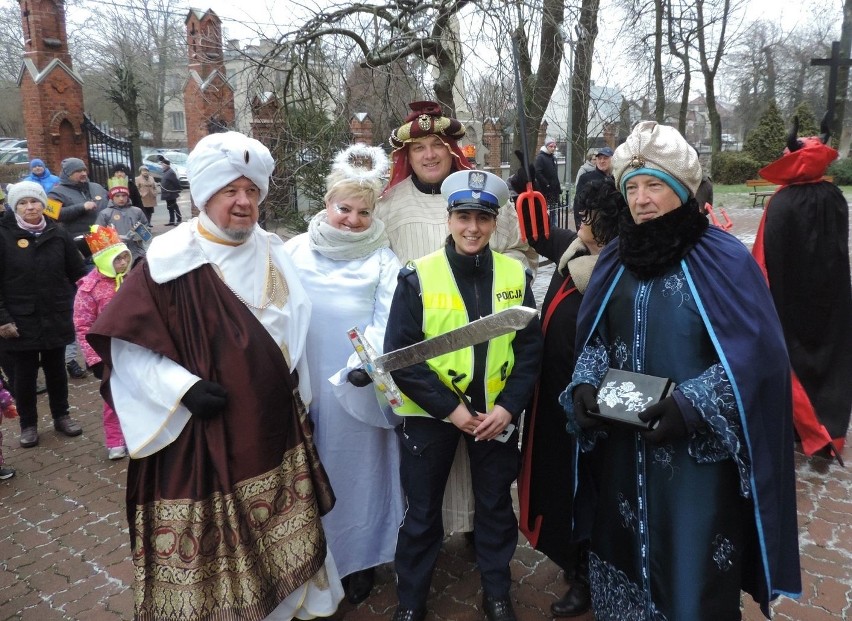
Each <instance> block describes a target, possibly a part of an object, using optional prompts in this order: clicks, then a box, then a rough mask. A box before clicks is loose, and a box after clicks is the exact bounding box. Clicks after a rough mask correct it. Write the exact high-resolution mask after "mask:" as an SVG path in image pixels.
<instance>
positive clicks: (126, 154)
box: [82, 115, 136, 187]
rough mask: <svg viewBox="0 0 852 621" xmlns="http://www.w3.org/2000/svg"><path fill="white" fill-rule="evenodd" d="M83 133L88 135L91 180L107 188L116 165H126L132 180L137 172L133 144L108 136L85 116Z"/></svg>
mask: <svg viewBox="0 0 852 621" xmlns="http://www.w3.org/2000/svg"><path fill="white" fill-rule="evenodd" d="M82 128H83V133H84V134H85V135H86V144H87V145H88V155H89V178H90V179H91V180H92V181H95V182H96V183H100V184H101V185H102V186H104V187H106V185H107V179H109V177H110V170H111V169H112V167H113V166H115V165H116V164H124V165H125V166H127V169H128V170H129V171H130V173H129V176H130V178H131V179H132V178H133V176H134V174H135V171H136V163H135V162H134V161H133V144H132V143H131V142H130V141H129V140H125V139H124V138H119V137H118V136H113V135H112V134H108V133H107V132H105V131H104V130H102V129H101V128H100V127H98V126H97V125H95V123H94V122H93V121H92V119H90V118H89V117H88V115H83V127H82Z"/></svg>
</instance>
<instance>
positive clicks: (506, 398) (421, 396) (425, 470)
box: [385, 170, 542, 621]
mask: <svg viewBox="0 0 852 621" xmlns="http://www.w3.org/2000/svg"><path fill="white" fill-rule="evenodd" d="M441 194H442V196H443V197H444V199H445V200H446V201H447V210H448V212H449V216H448V225H449V230H450V235H449V236H448V237H447V241H446V244H445V246H444V248H442V249H441V250H438V251H436V252H433V253H432V254H429V255H426V256H425V257H422V258H420V259H416V260H414V261H411V262H409V263H408V264H407V265H406V266H405V267H404V268H403V269H402V270H401V271H400V274H399V279H398V283H397V288H396V292H395V294H394V298H393V303H392V305H391V310H390V316H389V319H388V325H387V331H386V333H385V351H386V352H388V351H393V350H395V349H399V348H400V347H405V346H408V345H412V344H414V343H418V342H420V341H423V340H424V339H427V338H431V337H434V336H437V335H440V334H443V333H445V332H448V331H449V330H452V329H454V328H458V327H460V326H463V325H465V324H467V323H468V322H470V321H473V320H475V319H479V318H480V317H484V316H486V315H490V314H492V313H494V312H497V311H500V310H503V309H505V308H509V307H511V306H516V305H519V304H523V305H524V306H528V307H530V308H535V300H534V298H533V294H532V290H531V289H530V285H529V282H530V280H531V276H530V274H529V273H527V271H526V270H525V268H524V266H523V265H522V264H521V263H520V262H518V261H517V260H515V259H512V258H509V257H506V256H504V255H501V254H498V253H496V252H494V251H492V250H491V248H490V247H489V245H488V242H489V240H490V239H491V236H492V235H493V234H494V231H495V229H496V227H497V213H498V211H499V209H500V206H501V205H504V204H506V202H507V201H508V199H509V189H508V187H507V186H506V183H505V182H504V181H503V180H502V179H501V178H500V177H497V176H496V175H492V174H491V173H488V172H484V171H479V170H463V171H459V172H456V173H453V174H451V175H450V176H449V177H447V179H446V180H444V182H443V183H442V185H441ZM541 348H542V343H541V328H540V326H539V322H538V319H537V318H535V319H533V321H532V322H530V324H529V325H528V326H527V327H526V328H524V329H523V330H520V331H518V332H513V333H510V334H508V335H504V336H501V337H498V338H495V339H492V340H491V341H489V342H486V343H481V344H479V345H475V346H472V347H467V348H465V349H461V350H458V351H455V352H451V353H449V354H445V355H443V356H439V357H436V358H432V359H430V360H428V361H426V362H424V363H420V364H417V365H413V366H410V367H406V368H404V369H400V370H398V371H394V372H393V374H392V375H393V378H394V380H395V381H396V383H397V385H398V386H399V388H400V390H401V391H402V392H403V393H404V395H405V402H404V404H403V405H402V406H401V407H400V408H398V409H397V410H396V413H397V414H399V415H400V416H402V417H403V423H402V424H401V425H399V426H398V427H397V432H398V434H399V437H400V439H401V442H402V451H401V464H400V472H401V478H402V487H403V491H404V493H405V496H406V502H407V509H406V513H405V516H404V518H403V522H402V525H401V527H400V530H399V538H398V541H397V547H396V555H395V559H394V563H395V567H396V573H397V596H398V599H399V605H398V607H397V610H396V612H395V614H394V616H393V621H421V620H422V619H424V618H425V617H426V599H427V596H428V593H429V585H430V582H431V579H432V571H433V569H434V566H435V561H436V559H437V557H438V551H439V550H440V547H441V541H442V539H443V535H444V529H443V524H442V520H441V499H442V497H443V494H444V487H445V485H446V482H447V476H448V475H449V471H450V466H451V465H452V463H453V455H454V454H455V450H456V446H457V444H458V442H459V437H464V439H465V441H466V442H467V447H468V450H469V452H470V469H471V476H472V478H473V492H474V502H475V504H474V506H475V515H474V532H475V533H476V536H475V538H474V548H475V550H476V560H477V565H478V566H479V569H480V573H481V580H482V590H483V600H484V601H483V608H484V610H485V614H486V617H487V619H489V620H490V621H514V619H515V614H514V612H513V610H512V604H511V601H510V599H509V587H510V585H511V574H510V571H509V562H510V561H511V559H512V555H513V553H514V551H515V546H516V545H517V542H518V522H517V519H516V517H515V513H514V511H513V509H512V498H511V495H510V487H511V484H512V482H513V481H514V480H515V478H516V477H517V474H518V467H519V461H520V456H519V451H518V432H517V426H518V417H519V415H520V414H521V411H522V410H523V409H524V406H525V404H526V403H527V401H528V399H529V398H530V395H531V392H532V390H533V386H534V384H535V380H536V376H537V374H538V369H539V363H540V357H541Z"/></svg>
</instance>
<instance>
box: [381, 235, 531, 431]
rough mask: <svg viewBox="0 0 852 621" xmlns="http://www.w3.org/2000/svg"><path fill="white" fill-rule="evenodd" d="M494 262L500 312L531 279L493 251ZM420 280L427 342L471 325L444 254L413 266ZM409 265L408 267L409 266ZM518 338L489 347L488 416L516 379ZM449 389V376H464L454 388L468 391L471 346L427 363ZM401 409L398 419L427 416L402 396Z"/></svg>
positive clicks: (518, 299)
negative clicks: (510, 381)
mask: <svg viewBox="0 0 852 621" xmlns="http://www.w3.org/2000/svg"><path fill="white" fill-rule="evenodd" d="M491 254H492V257H493V261H494V277H493V282H492V296H491V308H492V312H495V313H496V312H498V311H501V310H504V309H506V308H510V307H512V306H518V305H519V304H522V303H523V301H524V292H525V291H526V285H527V277H526V272H525V270H524V266H523V264H521V263H520V261H516V260H515V259H512V258H509V257H506V256H503V255H502V254H499V253H497V252H494V251H493V250H492V251H491ZM413 263H414V267H415V269H416V271H417V276H418V278H419V279H420V294H421V299H422V300H423V338H424V340H425V339H428V338H432V337H433V336H438V335H440V334H444V333H445V332H449V331H450V330H454V329H455V328H460V327H461V326H464V325H467V324H468V323H470V319H469V317H468V313H467V309H466V308H465V305H464V300H463V299H462V296H461V293H460V292H459V288H458V284H457V283H456V279H455V276H454V275H453V271H452V269H451V268H450V264H449V261H448V260H447V255H446V252H445V251H444V250H443V249H441V250H439V251H437V252H433V253H432V254H429V255H426V256H425V257H423V258H421V259H417V260H415V261H413ZM410 264H411V263H409V265H410ZM513 340H515V332H510V333H509V334H504V335H503V336H498V337H496V338H493V339H491V340H490V341H489V343H488V355H487V359H486V365H485V400H486V406H487V411H489V412H490V411H491V409H492V408H493V407H494V402H495V401H496V399H497V396H498V395H499V394H500V392H501V391H502V390H503V386H505V385H506V379H507V378H508V377H509V375H510V374H511V373H512V368H513V366H514V363H515V355H514V352H513V351H512V341H513ZM426 364H427V365H429V368H431V369H432V370H433V371H435V373H436V374H437V375H438V377H439V378H441V381H442V382H444V384H446V386H447V387H448V388H450V389H452V384H451V379H452V377H451V376H450V374H449V371H450V370H452V371H455V374H456V375H461V374H464V375H465V377H464V379H462V380H460V381H459V382H457V383H456V385H457V386H458V387H459V388H460V389H461V390H462V391H466V389H467V387H468V386H469V385H470V381H471V379H472V377H473V367H474V358H473V346H470V347H465V348H464V349H459V350H456V351H453V352H450V353H448V354H444V355H442V356H438V357H436V358H431V359H430V360H427V361H426ZM403 400H404V401H403V404H402V405H401V406H400V407H398V408H394V411H395V412H396V413H397V414H399V415H400V416H429V414H428V413H427V412H426V411H424V410H423V408H421V407H420V406H419V405H417V404H416V403H415V402H414V401H412V400H411V399H409V398H408V397H405V396H403Z"/></svg>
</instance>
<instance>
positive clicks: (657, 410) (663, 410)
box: [639, 397, 687, 444]
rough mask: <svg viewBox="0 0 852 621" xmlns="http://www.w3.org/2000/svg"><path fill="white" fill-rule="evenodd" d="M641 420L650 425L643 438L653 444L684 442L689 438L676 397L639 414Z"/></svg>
mask: <svg viewBox="0 0 852 621" xmlns="http://www.w3.org/2000/svg"><path fill="white" fill-rule="evenodd" d="M639 420H641V421H642V422H643V423H649V425H648V431H641V432H640V433H641V434H642V437H644V438H645V440H646V441H647V442H650V443H651V444H665V443H667V442H675V441H676V440H682V439H683V438H685V437H686V436H687V429H686V421H684V420H683V414H681V411H680V408H679V407H678V405H677V401H675V400H674V397H666V398H665V399H663V400H662V401H660V402H659V403H655V404H654V405H652V406H651V407H649V408H648V409H647V410H644V411H643V412H639Z"/></svg>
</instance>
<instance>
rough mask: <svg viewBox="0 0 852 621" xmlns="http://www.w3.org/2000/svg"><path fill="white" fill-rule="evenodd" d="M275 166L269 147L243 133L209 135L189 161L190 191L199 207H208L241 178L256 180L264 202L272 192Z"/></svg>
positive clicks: (187, 174) (187, 163)
mask: <svg viewBox="0 0 852 621" xmlns="http://www.w3.org/2000/svg"><path fill="white" fill-rule="evenodd" d="M274 168H275V161H274V160H273V159H272V154H271V153H270V152H269V149H267V148H266V146H264V145H263V144H262V143H261V142H259V141H257V140H255V139H254V138H249V137H248V136H245V135H243V134H241V133H239V132H224V133H221V134H210V135H209V136H205V137H204V138H202V139H201V140H199V141H198V144H197V145H195V148H194V149H193V150H192V153H190V154H189V157H188V158H187V160H186V176H187V178H188V180H189V187H190V193H191V194H192V199H193V201H194V202H195V206H196V207H198V208H199V209H204V207H205V206H206V205H207V201H208V200H210V197H211V196H213V195H214V194H215V193H216V192H218V191H219V190H221V189H222V188H223V187H225V186H226V185H228V184H229V183H231V182H232V181H234V180H235V179H239V178H240V177H247V178H248V179H251V180H252V182H253V183H254V184H255V185H256V186H257V187H258V188H259V189H260V201H263V199H265V198H266V195H267V194H268V193H269V177H270V175H272V171H273V169H274Z"/></svg>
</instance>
